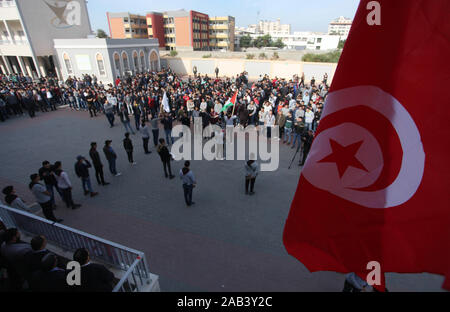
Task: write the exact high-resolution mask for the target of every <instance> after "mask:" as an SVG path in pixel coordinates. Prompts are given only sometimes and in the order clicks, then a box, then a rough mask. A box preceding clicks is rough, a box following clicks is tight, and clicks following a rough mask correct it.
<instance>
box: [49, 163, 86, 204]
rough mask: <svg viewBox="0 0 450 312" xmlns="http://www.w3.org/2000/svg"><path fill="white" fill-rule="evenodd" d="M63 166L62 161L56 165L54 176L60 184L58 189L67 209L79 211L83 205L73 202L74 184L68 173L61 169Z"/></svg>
mask: <svg viewBox="0 0 450 312" xmlns="http://www.w3.org/2000/svg"><path fill="white" fill-rule="evenodd" d="M61 166H62V164H61V162H60V161H57V162H56V163H55V165H54V168H55V171H54V175H55V178H56V182H57V184H58V188H59V189H60V190H61V193H62V195H63V198H64V202H65V203H66V206H67V208H72V209H77V208H79V207H81V205H78V204H75V203H74V202H73V199H72V183H71V182H70V180H69V176H68V175H67V173H66V172H65V171H63V170H62V169H61Z"/></svg>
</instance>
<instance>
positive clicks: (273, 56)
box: [272, 52, 280, 60]
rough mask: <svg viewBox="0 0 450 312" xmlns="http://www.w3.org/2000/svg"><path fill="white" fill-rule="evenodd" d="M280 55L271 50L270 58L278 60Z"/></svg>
mask: <svg viewBox="0 0 450 312" xmlns="http://www.w3.org/2000/svg"><path fill="white" fill-rule="evenodd" d="M279 58H280V56H279V55H278V52H273V55H272V60H278V59H279Z"/></svg>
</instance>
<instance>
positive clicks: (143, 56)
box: [140, 51, 145, 71]
mask: <svg viewBox="0 0 450 312" xmlns="http://www.w3.org/2000/svg"><path fill="white" fill-rule="evenodd" d="M140 58H141V71H144V69H145V55H144V51H141V53H140Z"/></svg>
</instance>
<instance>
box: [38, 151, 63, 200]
mask: <svg viewBox="0 0 450 312" xmlns="http://www.w3.org/2000/svg"><path fill="white" fill-rule="evenodd" d="M53 172H54V168H53V166H52V165H51V164H50V162H49V161H47V160H44V161H43V162H42V167H41V168H40V169H39V177H40V179H41V180H43V181H44V183H45V188H46V189H47V191H48V192H49V193H50V198H51V202H52V206H53V207H54V208H55V207H56V204H55V192H54V190H53V188H55V189H56V191H57V192H58V194H59V196H60V197H61V199H62V200H63V201H64V197H63V194H62V192H61V190H60V189H59V188H58V184H57V183H56V178H55V176H54V175H53Z"/></svg>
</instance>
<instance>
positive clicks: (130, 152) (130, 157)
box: [123, 132, 136, 165]
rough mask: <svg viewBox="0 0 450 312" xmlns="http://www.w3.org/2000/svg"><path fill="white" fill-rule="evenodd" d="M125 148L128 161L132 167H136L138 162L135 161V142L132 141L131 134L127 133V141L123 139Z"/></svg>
mask: <svg viewBox="0 0 450 312" xmlns="http://www.w3.org/2000/svg"><path fill="white" fill-rule="evenodd" d="M123 148H124V149H125V152H127V155H128V161H129V162H130V164H132V165H136V162H135V161H134V160H133V142H132V141H131V139H130V134H129V133H128V132H127V133H125V139H123Z"/></svg>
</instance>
